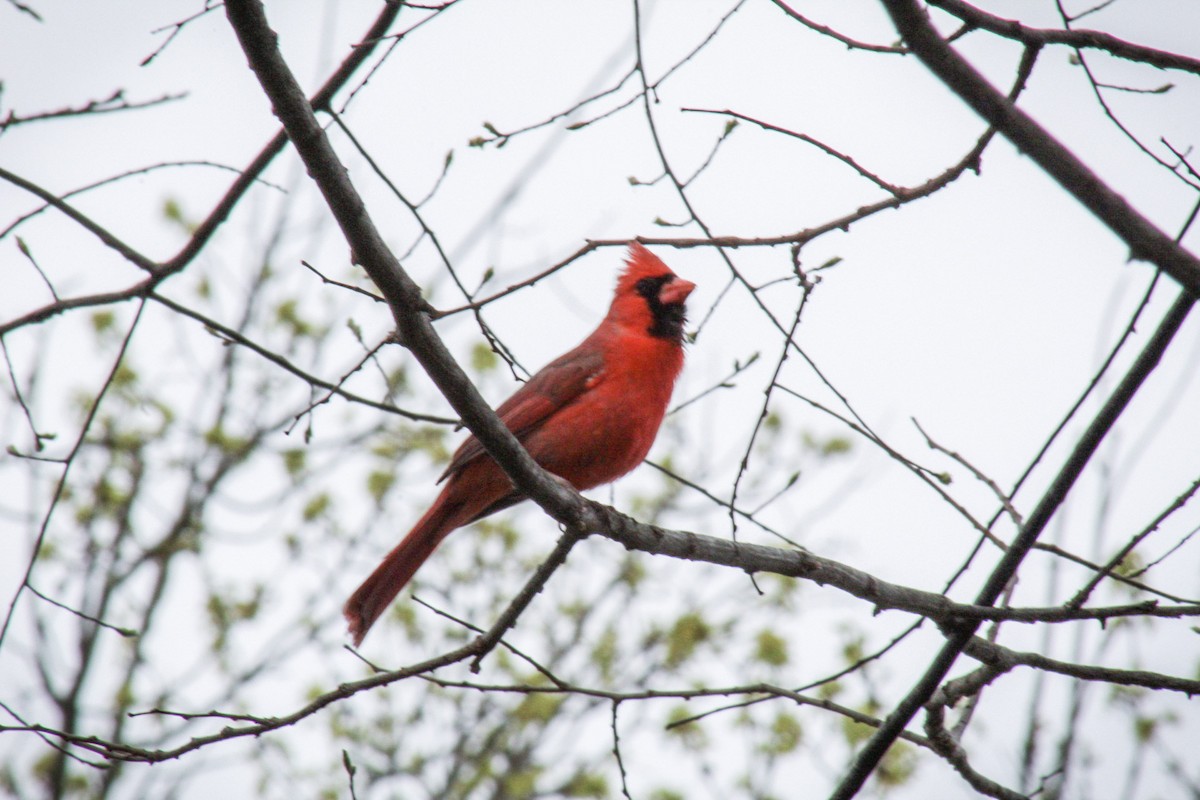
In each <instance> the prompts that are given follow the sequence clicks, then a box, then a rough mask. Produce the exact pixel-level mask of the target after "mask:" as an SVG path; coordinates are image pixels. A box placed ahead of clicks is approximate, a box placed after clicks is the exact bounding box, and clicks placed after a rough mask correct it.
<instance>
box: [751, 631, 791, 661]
mask: <svg viewBox="0 0 1200 800" xmlns="http://www.w3.org/2000/svg"><path fill="white" fill-rule="evenodd" d="M754 658H755V659H756V660H758V661H761V662H762V663H764V664H767V665H769V666H772V667H782V666H783V665H784V664H786V663H788V651H787V640H786V639H784V638H783V637H781V636H778V635H777V634H775V633H774V632H773V631H770V630H766V629H764V630H761V631H759V633H758V637H757V640H756V642H755V648H754Z"/></svg>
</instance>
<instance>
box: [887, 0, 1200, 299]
mask: <svg viewBox="0 0 1200 800" xmlns="http://www.w3.org/2000/svg"><path fill="white" fill-rule="evenodd" d="M882 2H883V5H884V6H885V7H886V8H887V10H888V13H889V14H890V15H891V17H892V21H893V23H895V25H896V29H897V30H898V31H899V32H900V35H901V36H903V37H904V41H906V42H907V43H908V45H909V47H911V48H912V51H913V53H914V54H916V56H917V57H918V58H919V59H921V62H922V63H923V64H925V66H926V67H928V68H929V70H930V71H931V72H932V73H933V74H934V75H936V76H937V77H938V78H939V79H940V80H941V81H942V82H943V83H945V84H946V86H947V87H948V88H950V89H951V90H952V91H953V92H954V93H955V94H957V95H958V96H959V97H960V98H961V99H962V101H963V102H965V103H966V104H967V105H969V106H970V107H971V108H972V109H973V110H974V111H975V113H977V114H979V116H981V117H983V118H984V119H986V120H987V121H988V122H989V123H991V124H992V125H993V126H995V127H996V128H997V129H998V130H999V131H1000V132H1001V133H1002V134H1004V136H1005V137H1006V138H1007V139H1008V140H1009V141H1011V142H1012V143H1013V144H1014V145H1015V146H1016V147H1017V149H1019V150H1020V151H1021V152H1022V153H1024V154H1025V155H1027V156H1029V157H1030V158H1032V159H1033V160H1034V161H1035V162H1036V163H1037V165H1038V166H1039V167H1041V168H1042V169H1043V170H1045V171H1046V172H1047V173H1048V174H1049V175H1050V177H1052V178H1053V179H1054V180H1055V181H1057V182H1058V183H1059V185H1060V186H1062V187H1063V188H1064V189H1066V190H1067V191H1068V192H1070V193H1071V195H1072V196H1074V197H1075V199H1076V200H1078V201H1079V203H1080V205H1082V206H1083V207H1084V208H1086V209H1088V210H1089V211H1091V212H1092V213H1093V214H1095V215H1096V217H1098V218H1099V219H1100V221H1101V222H1103V223H1104V224H1105V225H1106V226H1108V228H1109V229H1110V230H1112V232H1113V233H1115V234H1116V235H1117V236H1119V237H1120V238H1121V239H1122V240H1123V241H1124V242H1125V243H1126V244H1127V245H1128V246H1129V249H1130V251H1131V254H1132V256H1133V257H1134V258H1138V259H1142V260H1145V261H1149V262H1151V263H1153V264H1154V265H1155V266H1157V267H1159V268H1161V269H1162V270H1163V272H1165V273H1167V274H1168V275H1170V276H1171V277H1172V278H1174V279H1175V280H1176V281H1178V282H1179V283H1180V285H1182V286H1184V287H1185V288H1186V289H1187V290H1188V292H1189V293H1190V294H1191V295H1192V296H1193V297H1200V259H1197V258H1196V256H1194V255H1192V254H1191V253H1190V252H1188V251H1187V250H1186V249H1184V248H1183V247H1180V246H1179V244H1177V243H1176V242H1175V240H1174V239H1173V238H1172V237H1170V236H1168V235H1167V234H1165V233H1163V232H1162V231H1161V230H1159V229H1158V227H1157V226H1155V225H1154V224H1153V223H1152V222H1150V221H1149V220H1148V219H1146V218H1145V217H1143V216H1142V215H1141V214H1140V213H1139V212H1138V211H1137V209H1135V208H1134V207H1133V206H1131V205H1130V204H1129V203H1128V201H1126V200H1125V198H1124V197H1122V196H1121V195H1119V194H1117V192H1115V191H1113V189H1112V187H1110V186H1109V185H1108V184H1106V183H1105V182H1104V181H1102V180H1101V179H1100V177H1099V176H1098V175H1096V173H1095V172H1093V171H1092V170H1091V169H1090V168H1089V167H1088V166H1087V165H1086V164H1084V163H1083V162H1082V161H1080V160H1079V159H1078V158H1077V157H1076V156H1075V154H1074V153H1072V152H1071V151H1070V150H1068V149H1067V148H1066V147H1064V146H1063V145H1062V143H1061V142H1059V141H1058V140H1057V139H1055V138H1054V137H1053V136H1052V135H1051V134H1050V132H1049V131H1047V130H1046V129H1045V128H1043V127H1042V126H1041V125H1040V124H1038V123H1037V122H1036V121H1034V119H1033V118H1032V117H1030V116H1029V115H1028V114H1026V113H1025V112H1024V111H1022V110H1021V109H1019V108H1017V107H1016V106H1015V105H1013V104H1012V103H1011V102H1010V101H1008V100H1007V99H1005V97H1004V95H1003V94H1001V93H1000V92H999V91H997V90H996V89H995V87H993V86H992V85H991V84H990V83H988V82H987V80H986V79H985V78H984V77H983V76H982V75H980V74H979V72H977V71H976V70H975V68H974V67H972V66H971V65H970V64H968V63H967V62H966V61H965V60H964V59H963V58H962V57H961V56H959V55H958V54H957V53H956V52H954V50H952V49H951V48H950V46H949V45H948V44H947V43H946V41H945V40H944V39H942V38H941V36H939V35H938V33H937V30H936V29H934V27H933V23H932V22H931V21H930V19H929V14H928V13H927V12H926V11H925V10H924V8H922V7H921V6H920V5H918V4H917V3H916V2H915V0H882Z"/></svg>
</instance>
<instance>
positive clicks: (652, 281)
mask: <svg viewBox="0 0 1200 800" xmlns="http://www.w3.org/2000/svg"><path fill="white" fill-rule="evenodd" d="M673 277H675V276H674V275H657V276H655V277H653V278H642V279H641V280H640V281H638V282H637V283H635V284H634V286H633V288H634V290H635V291H637V293H638V294H640V295H641V296H642V297H644V298H646V299H647V300H649V299H650V298H654V299H656V300H657V299H658V292H659V290H661V289H662V287H663V286H665V285H666V284H668V283H669V282H670V281H671V279H672V278H673Z"/></svg>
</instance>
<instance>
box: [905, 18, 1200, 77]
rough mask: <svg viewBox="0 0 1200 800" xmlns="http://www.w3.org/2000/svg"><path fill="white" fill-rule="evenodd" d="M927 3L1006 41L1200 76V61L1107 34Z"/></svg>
mask: <svg viewBox="0 0 1200 800" xmlns="http://www.w3.org/2000/svg"><path fill="white" fill-rule="evenodd" d="M927 2H928V3H929V5H931V6H935V7H937V8H940V9H942V10H943V11H945V12H947V13H950V14H953V15H954V16H956V17H958V18H959V19H960V20H962V21H963V22H965V23H966V24H968V25H970V26H971V27H973V28H979V29H980V30H985V31H988V32H989V33H994V34H996V35H998V36H1003V37H1004V38H1006V39H1015V40H1017V41H1018V42H1024V43H1025V44H1030V45H1044V44H1065V45H1069V46H1071V47H1078V48H1084V49H1091V50H1103V51H1104V52H1106V53H1108V54H1109V55H1112V56H1116V57H1117V58H1124V59H1126V60H1128V61H1140V62H1142V63H1143V64H1150V65H1152V66H1155V67H1159V68H1160V69H1179V70H1184V71H1185V72H1194V73H1195V74H1197V75H1200V59H1196V58H1191V57H1189V56H1184V55H1180V54H1178V53H1171V52H1168V51H1166V50H1155V49H1154V48H1153V47H1146V46H1145V45H1140V44H1134V43H1133V42H1127V41H1125V40H1124V39H1118V38H1117V37H1115V36H1113V35H1112V34H1108V33H1104V32H1103V31H1089V30H1080V31H1072V30H1063V29H1061V28H1030V27H1028V26H1027V25H1022V24H1021V23H1020V22H1018V21H1016V20H1015V19H1005V18H1004V17H996V16H993V15H991V14H988V13H987V12H986V11H983V10H981V9H978V8H976V7H975V6H973V5H970V4H968V3H964V2H962V0H927Z"/></svg>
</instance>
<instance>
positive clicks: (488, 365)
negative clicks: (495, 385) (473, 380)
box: [471, 342, 500, 375]
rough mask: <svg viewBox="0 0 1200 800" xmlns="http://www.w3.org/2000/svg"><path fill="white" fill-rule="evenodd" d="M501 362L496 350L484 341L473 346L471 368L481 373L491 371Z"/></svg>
mask: <svg viewBox="0 0 1200 800" xmlns="http://www.w3.org/2000/svg"><path fill="white" fill-rule="evenodd" d="M499 363H500V359H499V358H498V357H497V356H496V352H495V351H494V350H492V348H491V347H490V346H488V345H487V344H485V343H484V342H477V343H476V344H475V346H474V347H472V348H471V369H473V370H475V371H476V372H478V373H479V374H481V375H482V374H484V373H486V372H491V371H492V370H494V369H495V368H496V367H497V365H499Z"/></svg>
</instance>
